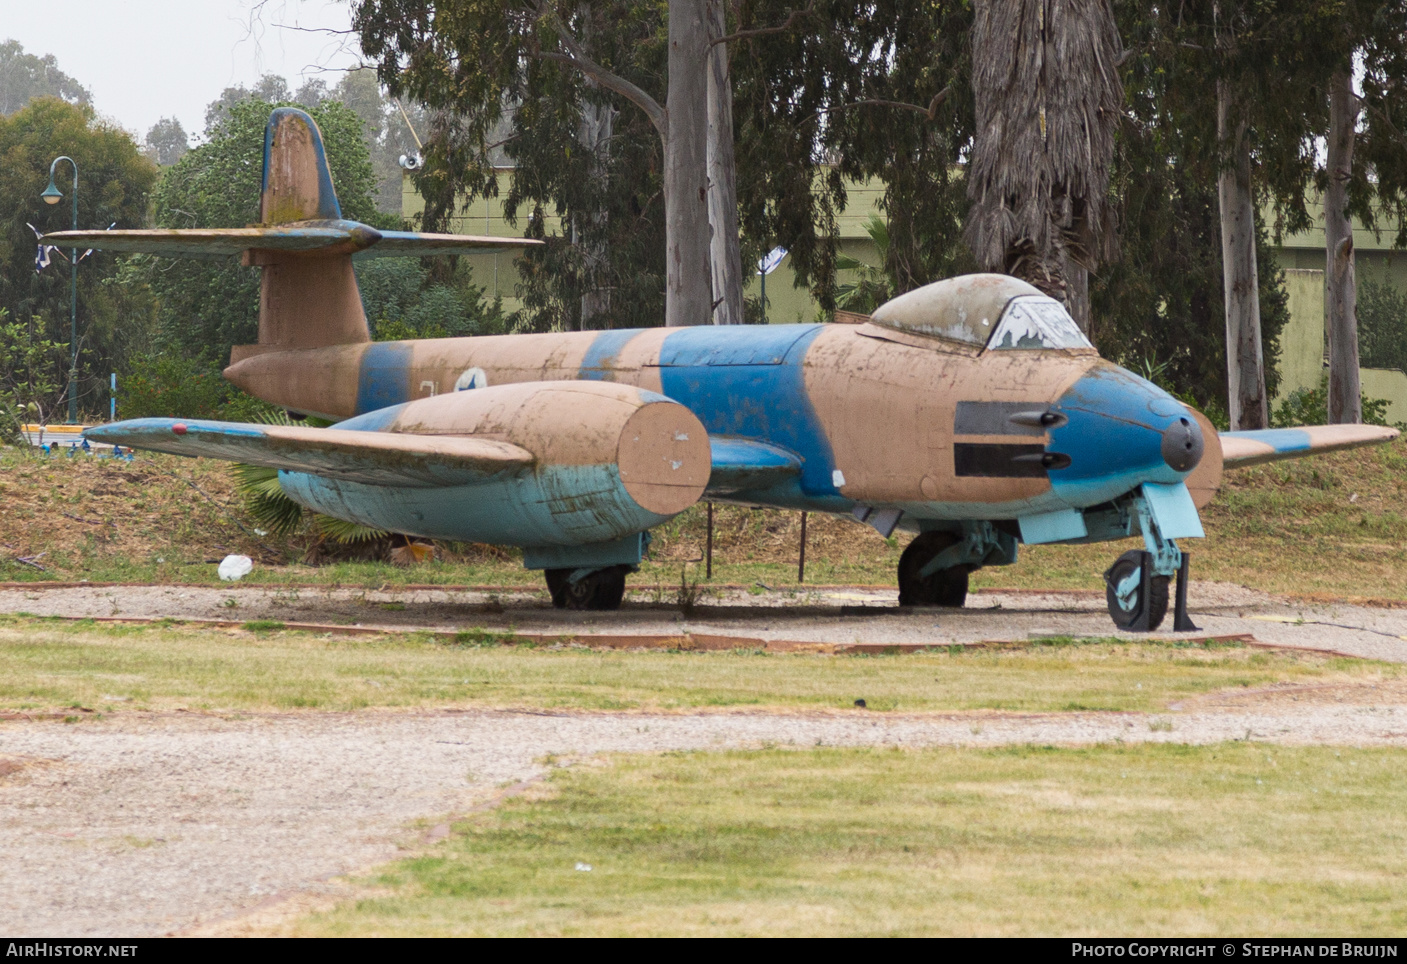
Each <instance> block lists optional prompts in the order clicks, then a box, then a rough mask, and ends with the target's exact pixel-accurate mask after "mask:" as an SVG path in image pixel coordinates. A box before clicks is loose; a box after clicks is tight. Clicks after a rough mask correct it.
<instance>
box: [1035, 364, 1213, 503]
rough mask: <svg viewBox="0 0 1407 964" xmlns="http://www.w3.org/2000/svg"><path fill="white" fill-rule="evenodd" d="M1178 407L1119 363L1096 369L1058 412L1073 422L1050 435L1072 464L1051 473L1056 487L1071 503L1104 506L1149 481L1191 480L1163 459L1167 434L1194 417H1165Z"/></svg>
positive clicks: (1052, 448)
mask: <svg viewBox="0 0 1407 964" xmlns="http://www.w3.org/2000/svg"><path fill="white" fill-rule="evenodd" d="M1169 401H1172V402H1174V403H1176V400H1175V399H1173V398H1172V396H1170V395H1169V394H1168V393H1167V392H1165V391H1163V390H1162V389H1161V388H1159V387H1158V386H1157V385H1154V384H1153V383H1152V382H1149V381H1146V380H1144V379H1142V378H1139V377H1138V376H1137V375H1135V374H1133V373H1132V372H1129V371H1125V370H1124V369H1122V368H1119V367H1117V366H1115V365H1110V364H1107V363H1105V364H1101V365H1100V366H1098V367H1096V368H1093V369H1091V370H1090V371H1089V372H1088V373H1086V374H1085V375H1084V376H1083V377H1082V378H1081V379H1080V380H1079V381H1078V382H1076V383H1075V384H1074V385H1072V386H1071V387H1070V389H1069V390H1068V391H1067V392H1066V393H1065V394H1064V395H1063V396H1061V398H1060V400H1059V402H1058V403H1057V404H1056V405H1055V410H1056V411H1059V412H1063V413H1064V414H1065V415H1066V416H1067V417H1068V418H1069V419H1070V421H1069V423H1068V424H1066V425H1063V426H1061V427H1060V428H1058V429H1054V430H1052V431H1051V433H1050V444H1049V445H1048V446H1047V451H1050V452H1062V453H1064V454H1066V455H1068V456H1070V465H1069V467H1068V468H1064V469H1051V470H1050V472H1049V476H1050V484H1051V488H1052V489H1053V490H1054V491H1055V493H1056V494H1057V495H1058V496H1059V497H1060V499H1061V500H1062V501H1063V502H1065V503H1066V504H1067V505H1071V506H1074V507H1075V508H1086V507H1088V506H1092V505H1099V504H1100V503H1102V502H1108V501H1110V500H1112V499H1115V498H1118V497H1119V496H1121V495H1123V494H1125V493H1127V492H1130V491H1132V490H1133V489H1136V488H1137V487H1138V486H1139V485H1141V484H1142V483H1144V482H1161V483H1167V484H1175V483H1178V482H1181V481H1182V480H1183V479H1184V478H1186V473H1180V472H1176V471H1174V470H1173V469H1172V467H1171V466H1169V465H1168V464H1167V462H1165V461H1164V460H1163V451H1162V444H1163V430H1164V429H1165V428H1167V427H1168V426H1169V425H1172V424H1174V423H1175V422H1177V420H1178V418H1183V417H1190V416H1188V415H1187V410H1186V409H1185V408H1183V407H1182V406H1181V405H1180V404H1178V405H1177V412H1178V413H1179V414H1177V415H1167V414H1160V412H1168V411H1172V410H1173V409H1172V408H1171V406H1169V405H1168V402H1169Z"/></svg>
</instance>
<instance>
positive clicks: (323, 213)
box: [259, 107, 342, 221]
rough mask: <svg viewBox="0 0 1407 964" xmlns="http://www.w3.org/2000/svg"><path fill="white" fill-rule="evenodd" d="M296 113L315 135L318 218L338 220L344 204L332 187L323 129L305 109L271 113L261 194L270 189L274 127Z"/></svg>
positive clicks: (287, 109)
mask: <svg viewBox="0 0 1407 964" xmlns="http://www.w3.org/2000/svg"><path fill="white" fill-rule="evenodd" d="M290 114H291V115H294V116H296V117H297V118H298V119H299V120H301V121H302V122H303V123H304V124H306V125H307V126H308V130H309V131H310V132H311V133H312V136H313V152H314V154H315V155H316V157H317V165H318V213H317V216H318V218H320V219H322V220H327V221H337V220H340V219H341V217H342V206H341V205H340V204H338V203H337V192H336V190H334V189H333V187H332V174H331V173H330V172H329V171H328V169H327V151H326V150H324V149H323V146H322V131H320V130H318V125H317V124H316V123H315V122H314V121H313V119H312V118H311V117H309V116H308V114H307V113H306V112H305V111H301V110H299V109H298V108H296V107H280V108H278V109H277V110H275V111H274V112H273V113H272V114H270V115H269V122H268V124H266V125H265V127H264V178H263V181H262V183H261V184H260V188H259V191H260V194H266V193H268V190H269V155H270V154H271V153H272V152H273V147H274V128H275V127H277V126H278V122H279V121H280V120H282V119H283V118H284V117H286V116H288V115H290Z"/></svg>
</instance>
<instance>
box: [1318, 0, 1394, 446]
mask: <svg viewBox="0 0 1407 964" xmlns="http://www.w3.org/2000/svg"><path fill="white" fill-rule="evenodd" d="M1326 5H1327V6H1328V8H1329V9H1328V13H1327V17H1326V19H1327V20H1328V24H1327V26H1328V29H1327V30H1325V31H1324V33H1323V37H1322V40H1321V44H1322V46H1323V47H1324V48H1325V49H1326V50H1327V51H1329V52H1330V58H1331V59H1330V60H1329V62H1328V64H1327V67H1328V69H1329V76H1328V78H1327V85H1326V86H1327V88H1328V96H1327V100H1328V127H1327V131H1326V137H1325V146H1326V151H1325V164H1324V168H1323V170H1322V171H1321V172H1320V174H1319V177H1318V181H1319V187H1320V189H1321V192H1322V195H1323V202H1324V325H1325V332H1326V334H1327V335H1328V342H1329V393H1328V418H1329V421H1330V422H1331V423H1339V422H1361V421H1362V420H1363V408H1362V394H1361V388H1360V383H1359V374H1358V365H1359V348H1358V317H1357V285H1356V275H1357V271H1356V265H1355V263H1354V262H1355V259H1354V248H1353V222H1354V220H1355V219H1356V220H1358V222H1359V223H1360V224H1364V225H1365V226H1368V227H1376V225H1377V215H1378V211H1379V210H1381V209H1384V208H1387V209H1394V208H1395V209H1396V213H1397V214H1398V223H1399V225H1403V222H1402V220H1401V216H1402V214H1403V213H1404V210H1403V209H1404V206H1407V205H1405V204H1404V199H1407V190H1404V188H1407V184H1404V182H1403V180H1402V174H1403V172H1404V169H1407V159H1404V155H1407V139H1404V137H1403V135H1402V130H1404V129H1407V128H1404V127H1399V126H1398V124H1397V123H1396V122H1395V120H1394V114H1395V113H1396V114H1399V115H1400V113H1401V107H1400V105H1401V102H1402V96H1403V93H1404V87H1407V57H1404V53H1403V43H1404V40H1407V3H1404V2H1403V0H1387V2H1383V0H1335V2H1333V3H1331V4H1326ZM1355 62H1356V63H1357V65H1358V66H1359V68H1360V71H1361V77H1362V91H1363V92H1362V94H1359V93H1356V92H1355V91H1354V89H1353V74H1354V67H1355ZM1399 119H1401V118H1400V117H1399ZM1360 127H1361V128H1362V133H1361V134H1360V131H1359V129H1360ZM1360 140H1361V141H1362V142H1363V147H1364V148H1366V150H1364V151H1361V152H1360V153H1359V159H1358V160H1357V162H1356V163H1355V157H1354V155H1355V147H1356V146H1357V144H1358V142H1359V141H1360ZM1399 230H1400V233H1399V236H1398V239H1397V243H1398V245H1399V246H1400V245H1401V244H1402V243H1403V240H1404V237H1403V234H1402V233H1401V232H1407V226H1403V227H1401V228H1400V229H1399Z"/></svg>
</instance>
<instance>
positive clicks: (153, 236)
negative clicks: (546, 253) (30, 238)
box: [41, 107, 542, 365]
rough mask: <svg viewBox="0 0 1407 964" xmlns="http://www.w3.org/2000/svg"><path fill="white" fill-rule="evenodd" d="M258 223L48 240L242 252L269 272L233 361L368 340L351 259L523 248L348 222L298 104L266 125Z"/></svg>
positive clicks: (509, 242) (68, 234)
mask: <svg viewBox="0 0 1407 964" xmlns="http://www.w3.org/2000/svg"><path fill="white" fill-rule="evenodd" d="M259 221H260V223H259V224H257V225H254V226H252V227H247V228H193V229H180V230H171V229H165V228H162V229H156V230H120V231H59V232H55V233H53V234H46V235H44V237H43V238H42V239H41V242H42V243H44V244H53V245H57V246H59V247H64V248H71V247H91V248H96V249H98V250H100V251H113V252H131V253H142V254H156V255H162V256H165V257H176V258H228V257H231V256H233V255H241V256H242V259H243V263H244V264H245V265H247V266H257V267H260V268H263V279H262V281H261V287H260V292H259V343H258V344H257V345H236V346H235V348H234V351H233V352H232V353H231V355H230V364H231V365H233V364H236V363H237V362H239V361H241V360H242V359H245V358H248V357H250V356H252V355H261V354H263V353H265V352H271V351H284V350H287V349H292V348H324V347H327V346H329V345H347V344H360V343H362V342H367V341H370V340H371V334H370V332H369V331H368V330H367V324H366V313H365V312H364V311H363V309H362V300H361V293H360V291H359V290H358V289H357V277H356V274H355V273H354V272H353V271H352V257H353V255H355V256H357V257H359V258H368V257H371V258H375V257H387V258H396V257H400V258H404V257H424V256H429V255H446V254H460V253H463V252H465V251H468V250H471V249H474V248H518V249H520V248H523V247H527V246H529V245H537V244H541V243H542V242H540V241H533V240H528V239H526V238H488V237H475V236H472V235H458V234H420V233H417V232H412V231H385V232H382V231H378V230H376V229H375V228H372V227H368V226H367V225H365V224H358V223H357V222H355V221H344V220H342V207H341V205H340V204H338V203H337V192H336V190H335V189H334V188H333V186H332V174H331V173H330V172H329V171H328V167H327V152H326V150H325V149H324V148H323V143H322V132H321V131H319V130H318V125H317V124H316V123H315V122H314V121H313V119H312V118H311V117H309V116H308V115H307V114H306V113H304V112H303V111H301V110H299V109H298V108H296V107H280V108H278V109H276V110H275V111H274V112H273V113H272V114H270V115H269V123H268V126H267V127H265V128H264V179H263V183H262V186H261V189H260V195H259Z"/></svg>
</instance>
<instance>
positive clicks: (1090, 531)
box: [45, 108, 1397, 630]
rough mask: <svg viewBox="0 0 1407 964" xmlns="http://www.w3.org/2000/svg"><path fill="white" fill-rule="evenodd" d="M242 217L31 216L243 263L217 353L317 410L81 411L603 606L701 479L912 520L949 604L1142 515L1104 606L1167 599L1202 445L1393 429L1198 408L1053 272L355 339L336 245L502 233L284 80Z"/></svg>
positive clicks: (1130, 528) (1215, 460)
mask: <svg viewBox="0 0 1407 964" xmlns="http://www.w3.org/2000/svg"><path fill="white" fill-rule="evenodd" d="M264 164H265V171H264V187H263V198H262V205H261V224H259V225H257V226H254V227H250V228H244V229H238V230H192V231H165V230H161V231H79V232H61V233H57V234H53V235H48V236H46V239H45V240H46V241H47V242H48V243H53V244H58V245H60V246H62V247H73V246H76V245H92V246H93V247H96V248H102V249H105V250H109V251H137V252H148V253H153V254H162V255H174V256H181V257H228V256H232V255H235V254H240V255H242V257H243V260H244V263H245V264H246V265H253V266H258V267H261V268H262V269H263V280H262V295H261V299H260V314H259V342H258V344H256V345H246V346H241V347H237V348H235V350H234V353H233V356H232V358H231V362H230V366H229V368H227V369H226V370H225V376H226V377H227V378H229V379H230V381H232V382H233V383H234V384H236V385H238V386H239V387H241V388H243V389H245V390H246V391H248V392H250V393H251V394H253V395H255V396H257V397H259V398H262V399H265V400H266V401H269V402H271V403H274V404H276V405H280V406H283V407H284V408H286V409H287V410H288V411H289V412H290V413H291V414H293V415H294V417H295V418H303V417H305V416H316V417H318V418H320V419H327V420H332V421H335V422H336V425H335V427H331V428H313V427H304V426H266V425H247V424H235V423H228V422H216V421H198V420H194V419H185V420H180V419H169V418H152V419H137V420H132V421H126V422H118V423H115V424H111V425H106V426H101V427H98V428H94V429H90V430H89V431H88V435H89V437H90V438H93V439H95V440H99V441H104V442H112V443H118V444H121V445H129V446H133V447H136V448H144V449H154V450H158V451H164V452H174V453H176V454H180V455H204V456H211V457H215V458H223V459H231V460H234V461H240V462H248V463H253V464H257V465H264V466H271V467H275V468H278V469H279V470H280V474H279V480H280V483H281V485H282V486H283V489H284V491H285V492H287V493H288V495H289V496H290V497H292V498H293V499H294V500H295V501H297V502H299V503H300V504H302V505H304V506H306V507H308V508H310V509H314V510H316V511H318V512H323V513H326V514H328V515H332V516H336V517H338V518H341V519H347V520H350V521H355V522H359V523H362V524H365V525H371V526H376V527H378V528H382V529H389V530H392V531H396V532H403V533H407V534H412V535H417V536H425V537H431V538H447V539H457V540H467V541H478V542H489V543H497V544H502V545H513V546H520V547H522V549H523V560H524V563H525V565H527V566H528V567H529V568H533V569H543V570H545V573H546V578H547V584H548V587H549V589H550V591H551V594H552V599H553V602H554V603H555V604H557V605H558V606H563V607H572V608H588V609H590V608H594V609H610V608H615V607H616V606H618V605H619V604H620V601H621V596H622V593H623V591H624V587H625V576H626V574H627V573H628V572H630V571H633V570H634V568H635V567H636V566H637V565H638V564H639V562H640V560H641V558H642V555H643V554H644V552H645V550H646V547H647V545H648V542H649V535H648V532H649V529H650V528H651V527H652V526H656V525H658V524H660V523H662V522H664V521H666V520H667V519H669V518H671V517H672V516H674V515H676V514H677V513H679V512H682V511H683V510H684V509H686V508H688V507H689V506H691V505H693V504H694V503H695V502H697V501H698V500H700V499H704V498H707V499H711V500H715V501H725V502H736V503H741V504H745V505H764V506H777V507H781V508H787V509H801V510H810V511H812V512H834V513H848V514H853V515H854V516H855V517H856V518H858V519H860V520H862V521H864V522H867V523H869V524H871V525H873V526H874V527H875V528H876V529H878V530H879V531H880V532H881V533H883V534H884V535H886V536H887V535H889V534H890V533H891V532H893V531H894V530H895V529H907V530H909V531H913V532H916V533H917V537H916V538H915V539H914V540H913V541H912V542H911V543H910V544H909V546H908V548H907V549H906V550H905V551H904V553H903V555H902V557H901V559H900V562H899V573H898V581H899V593H900V603H901V604H910V605H942V606H959V605H962V603H963V600H964V598H965V596H966V593H967V584H968V574H969V573H970V572H972V571H973V570H974V569H977V568H979V567H982V566H993V565H1010V564H1012V563H1014V562H1015V561H1016V558H1017V550H1018V547H1019V546H1020V545H1021V544H1023V543H1024V544H1027V545H1031V544H1045V543H1082V542H1099V541H1106V540H1109V541H1112V540H1118V539H1123V538H1126V537H1130V536H1135V537H1141V538H1142V542H1143V548H1142V549H1138V550H1134V551H1131V552H1126V553H1124V554H1123V555H1122V556H1120V557H1119V558H1118V559H1117V560H1116V561H1115V562H1114V564H1113V565H1112V566H1111V567H1110V569H1109V570H1108V571H1107V572H1106V573H1105V580H1106V583H1107V586H1108V591H1107V597H1108V605H1109V612H1110V615H1111V616H1112V617H1113V619H1114V622H1115V623H1116V624H1117V625H1119V626H1121V627H1125V628H1130V629H1139V630H1149V629H1152V628H1155V627H1156V626H1158V625H1159V623H1160V622H1161V621H1162V619H1163V617H1164V614H1165V612H1166V609H1167V604H1168V593H1169V583H1170V578H1171V577H1172V576H1173V575H1174V574H1178V575H1179V579H1178V599H1177V602H1178V604H1179V605H1178V607H1177V613H1176V616H1177V619H1176V621H1175V628H1177V629H1186V628H1192V627H1191V623H1190V621H1189V620H1187V617H1186V610H1185V602H1184V601H1185V590H1186V584H1187V555H1186V553H1184V552H1182V551H1181V550H1180V549H1179V548H1178V545H1177V542H1176V540H1177V539H1182V538H1196V537H1200V536H1202V535H1203V532H1202V525H1201V522H1200V520H1199V517H1198V509H1199V508H1200V507H1201V506H1203V505H1205V504H1206V503H1207V502H1208V501H1210V500H1211V498H1212V497H1213V496H1214V495H1215V494H1216V491H1217V488H1218V485H1219V483H1220V479H1221V474H1222V470H1223V468H1224V467H1234V466H1239V465H1249V464H1253V463H1256V462H1264V461H1270V460H1273V459H1280V458H1289V457H1293V456H1298V455H1305V454H1309V453H1313V452H1322V451H1327V450H1330V449H1338V448H1347V447H1351V446H1357V445H1365V444H1371V443H1375V442H1383V441H1387V440H1389V439H1391V438H1393V437H1395V436H1396V435H1397V432H1395V431H1393V430H1391V429H1382V428H1374V427H1371V426H1357V425H1355V426H1318V427H1312V428H1300V429H1280V430H1268V431H1256V432H1229V433H1221V434H1218V433H1217V432H1216V430H1215V429H1214V428H1213V427H1212V426H1211V424H1210V423H1209V422H1208V421H1207V420H1206V419H1205V418H1204V417H1203V416H1201V415H1200V414H1199V413H1197V412H1195V411H1193V410H1191V409H1189V408H1188V407H1187V406H1185V405H1184V404H1183V403H1181V402H1179V401H1178V400H1177V399H1175V398H1173V397H1172V396H1170V395H1169V394H1167V393H1166V392H1164V391H1163V390H1162V389H1160V388H1158V387H1157V386H1155V385H1153V384H1151V383H1150V382H1148V381H1145V380H1144V379H1142V378H1139V377H1138V376H1137V375H1134V374H1132V373H1131V372H1128V371H1126V370H1124V369H1123V368H1120V367H1118V366H1117V365H1114V364H1112V363H1110V362H1108V361H1105V360H1103V359H1101V358H1100V357H1099V355H1098V353H1097V352H1096V351H1095V350H1094V348H1093V346H1091V345H1090V343H1089V342H1088V341H1087V340H1086V339H1085V337H1084V335H1083V334H1081V332H1080V330H1079V328H1078V327H1077V326H1076V325H1075V323H1074V322H1073V321H1072V320H1071V319H1070V316H1069V315H1068V314H1066V312H1065V310H1064V308H1063V307H1062V306H1061V305H1060V303H1059V302H1057V301H1054V300H1052V299H1051V298H1048V297H1046V296H1045V295H1043V294H1041V292H1039V291H1038V290H1037V289H1035V288H1033V287H1031V286H1029V285H1027V284H1025V283H1023V282H1021V281H1018V280H1016V279H1014V278H1010V277H1006V276H1003V275H969V276H965V277H959V278H952V279H949V280H947V281H940V282H937V283H935V284H931V285H927V286H925V287H922V288H919V289H917V290H915V291H911V292H909V293H907V294H904V295H901V296H900V297H898V298H895V299H894V300H892V301H890V302H888V303H887V304H885V305H883V306H882V307H881V308H880V309H879V310H877V311H876V312H875V313H874V315H873V317H872V318H871V319H870V320H869V321H868V322H867V323H864V324H860V325H839V324H811V325H763V326H748V327H730V328H716V327H711V326H709V327H697V328H682V329H680V328H675V329H666V328H651V329H643V330H629V331H625V330H615V331H595V332H591V331H587V332H562V333H555V334H530V335H504V336H493V337H477V338H442V339H433V340H421V341H401V342H372V341H371V340H370V335H369V333H368V330H367V323H366V318H365V315H364V313H363V310H362V305H361V300H360V296H359V293H358V289H357V283H356V277H355V275H354V273H353V269H352V263H353V260H354V259H356V258H363V257H377V256H413V255H430V254H446V253H453V252H455V251H459V250H463V249H464V248H470V247H476V246H483V245H502V244H513V245H521V244H523V242H522V241H520V240H512V241H506V240H503V239H492V238H473V237H463V236H450V235H426V234H416V233H412V232H395V231H388V232H378V231H376V230H374V229H372V228H370V227H367V226H365V225H361V224H357V223H354V222H349V221H344V220H342V219H341V211H340V208H339V206H338V204H337V199H336V195H335V193H334V191H333V187H332V182H331V178H330V176H329V174H328V169H327V164H326V161H325V159H324V156H323V149H322V141H321V135H320V133H319V132H318V129H317V127H316V125H315V124H314V123H313V121H312V120H311V118H309V117H308V116H307V115H306V114H304V113H303V112H302V111H298V110H294V109H289V108H280V109H279V110H276V111H275V112H274V114H273V115H272V117H271V118H270V120H269V125H268V129H267V132H266V138H265V154H264Z"/></svg>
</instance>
